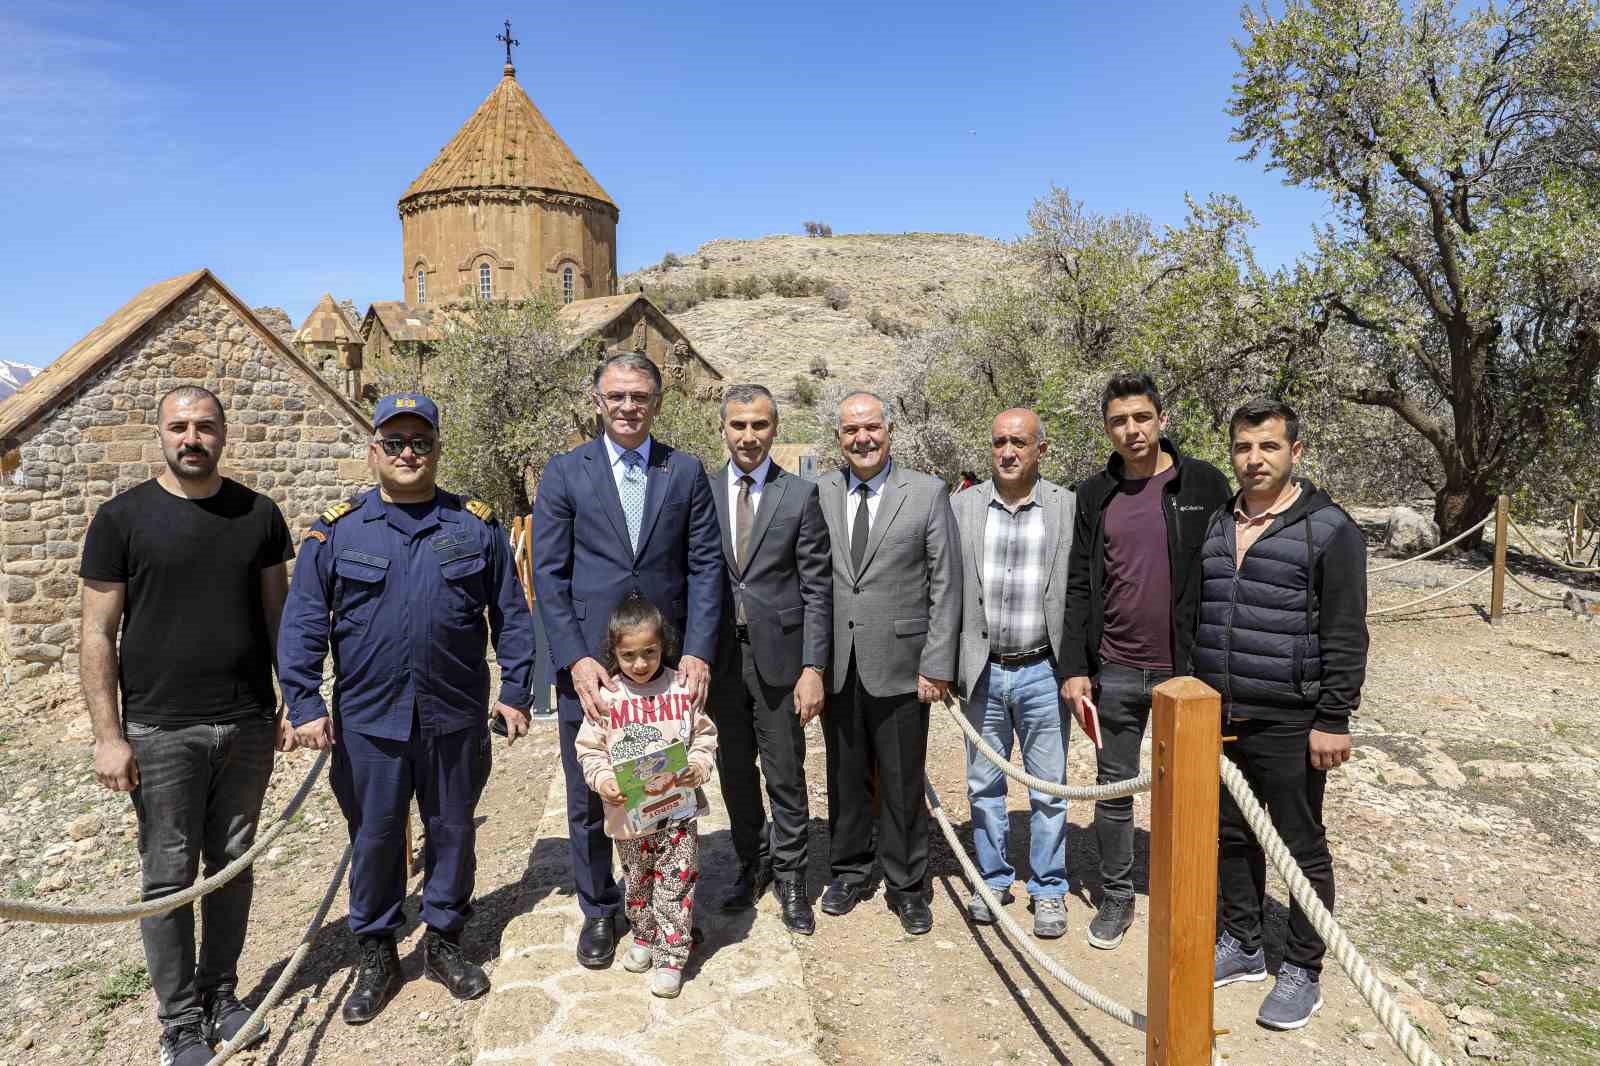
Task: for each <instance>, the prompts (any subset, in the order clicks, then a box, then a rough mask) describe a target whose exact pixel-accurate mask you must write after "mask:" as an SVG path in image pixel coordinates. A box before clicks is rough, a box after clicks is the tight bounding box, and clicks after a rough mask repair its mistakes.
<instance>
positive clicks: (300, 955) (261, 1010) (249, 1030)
mask: <svg viewBox="0 0 1600 1066" xmlns="http://www.w3.org/2000/svg"><path fill="white" fill-rule="evenodd" d="M353 847H354V845H352V844H346V845H345V846H344V858H342V859H340V860H339V868H338V869H337V870H335V871H333V880H331V881H329V882H328V890H327V891H326V892H324V893H323V894H322V904H321V906H319V907H318V908H317V913H316V914H315V915H313V916H312V918H311V924H310V925H308V926H306V932H305V935H304V936H302V937H301V938H300V945H299V947H297V948H295V949H294V954H293V955H291V956H289V961H288V962H287V963H285V964H284V967H283V972H282V973H280V974H278V979H277V980H276V981H274V982H272V987H271V988H270V989H268V990H267V995H266V998H265V999H263V1000H262V1001H261V1006H259V1007H257V1008H256V1009H255V1011H254V1013H252V1014H251V1015H250V1020H249V1021H247V1022H245V1023H244V1028H242V1029H240V1030H239V1031H238V1033H236V1034H235V1035H234V1038H233V1039H232V1040H230V1041H228V1042H227V1043H225V1044H223V1045H222V1046H221V1047H219V1048H217V1052H216V1054H215V1055H213V1056H212V1057H211V1061H210V1062H209V1063H207V1064H206V1066H222V1064H223V1063H224V1062H227V1061H228V1060H229V1059H231V1058H233V1056H234V1055H236V1054H238V1053H239V1052H240V1051H242V1050H244V1047H245V1045H246V1044H248V1043H250V1041H252V1040H254V1039H255V1038H256V1034H257V1033H259V1032H260V1031H261V1026H262V1023H263V1022H264V1021H265V1020H266V1017H267V1015H268V1014H270V1013H271V1012H272V1011H273V1009H274V1008H276V1007H277V1005H278V1004H279V1002H281V1001H282V999H283V997H284V995H285V994H286V993H287V992H288V991H289V985H290V983H291V982H293V981H294V979H295V977H296V975H298V974H299V972H300V967H301V966H302V965H303V964H304V963H305V961H306V957H307V956H308V955H310V954H311V942H312V941H313V940H315V939H316V936H317V933H318V932H319V931H320V930H321V929H322V923H323V922H324V921H326V920H327V918H328V911H329V909H330V908H332V906H333V901H334V898H335V897H336V896H338V894H339V886H340V884H342V883H343V882H344V872H345V870H346V869H347V868H348V867H349V866H350V852H351V849H352V848H353Z"/></svg>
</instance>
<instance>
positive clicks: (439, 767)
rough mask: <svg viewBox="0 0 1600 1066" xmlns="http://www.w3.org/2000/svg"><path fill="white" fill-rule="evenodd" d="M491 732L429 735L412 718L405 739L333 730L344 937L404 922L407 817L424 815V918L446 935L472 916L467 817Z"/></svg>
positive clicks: (473, 835) (485, 773)
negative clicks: (342, 835)
mask: <svg viewBox="0 0 1600 1066" xmlns="http://www.w3.org/2000/svg"><path fill="white" fill-rule="evenodd" d="M492 758H493V756H492V754H491V753H490V751H489V727H488V723H487V722H485V723H484V724H483V725H482V726H478V727H475V728H468V729H458V730H456V731H454V732H452V733H445V734H442V735H438V736H434V735H430V734H427V733H424V732H423V731H422V728H421V725H420V723H418V722H416V721H415V720H413V722H412V725H411V736H410V737H409V738H407V739H405V740H388V739H385V738H383V737H370V736H367V735H365V734H362V733H357V732H356V731H355V730H352V729H344V730H340V731H339V733H338V743H337V745H335V747H334V749H333V766H332V769H331V771H330V779H331V781H332V784H333V794H334V796H335V797H336V798H337V799H338V801H339V809H340V810H342V811H344V818H345V823H346V824H347V826H348V827H349V830H350V842H351V844H353V845H354V848H353V850H352V852H351V856H350V931H351V932H353V933H355V934H356V935H357V936H374V937H393V936H395V935H396V934H397V933H398V932H399V931H400V927H401V926H402V925H403V924H405V914H404V912H403V911H402V909H401V905H402V904H403V903H404V902H405V897H406V873H407V871H406V861H407V859H408V856H407V855H406V853H405V852H406V841H405V836H406V815H407V813H408V812H409V811H410V809H411V797H412V796H416V798H417V806H418V807H419V808H420V809H421V811H422V826H423V832H424V833H425V834H426V835H425V836H424V838H423V845H422V862H423V882H422V915H421V917H422V920H423V921H424V922H426V923H427V924H428V926H429V927H430V928H433V929H437V930H438V931H439V932H441V933H454V932H457V931H459V930H460V929H461V928H462V927H463V926H465V925H466V924H467V919H468V918H469V917H470V916H471V915H472V883H473V878H474V877H475V876H476V874H477V872H478V855H477V827H476V826H474V825H473V812H474V811H475V810H476V808H477V806H478V798H479V797H480V796H481V795H483V786H484V785H485V784H486V783H487V782H488V780H489V767H490V764H491V760H492Z"/></svg>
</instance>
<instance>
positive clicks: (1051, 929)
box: [1033, 896, 1067, 940]
mask: <svg viewBox="0 0 1600 1066" xmlns="http://www.w3.org/2000/svg"><path fill="white" fill-rule="evenodd" d="M1066 931H1067V905H1066V903H1065V902H1063V901H1062V899H1061V897H1060V896H1047V897H1045V898H1043V899H1036V900H1034V901H1033V935H1034V936H1036V937H1038V938H1039V939H1040V940H1054V939H1055V938H1056V937H1058V936H1060V935H1061V934H1062V933H1065V932H1066Z"/></svg>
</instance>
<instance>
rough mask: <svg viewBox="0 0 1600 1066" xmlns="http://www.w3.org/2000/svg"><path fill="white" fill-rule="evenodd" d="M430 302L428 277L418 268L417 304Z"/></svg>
mask: <svg viewBox="0 0 1600 1066" xmlns="http://www.w3.org/2000/svg"><path fill="white" fill-rule="evenodd" d="M427 302H428V275H427V273H426V272H424V271H423V269H422V268H421V267H418V268H417V303H419V304H425V303H427Z"/></svg>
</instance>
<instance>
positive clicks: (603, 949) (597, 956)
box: [578, 914, 621, 970]
mask: <svg viewBox="0 0 1600 1066" xmlns="http://www.w3.org/2000/svg"><path fill="white" fill-rule="evenodd" d="M620 921H621V919H620V918H619V916H617V915H615V914H607V915H602V916H600V917H598V918H585V919H584V920H583V931H582V932H580V933H579V934H578V964H579V965H580V966H587V967H588V968H589V969H591V970H603V969H605V968H606V967H607V966H610V965H611V959H612V957H613V956H614V955H616V953H617V926H618V924H619V923H620Z"/></svg>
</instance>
